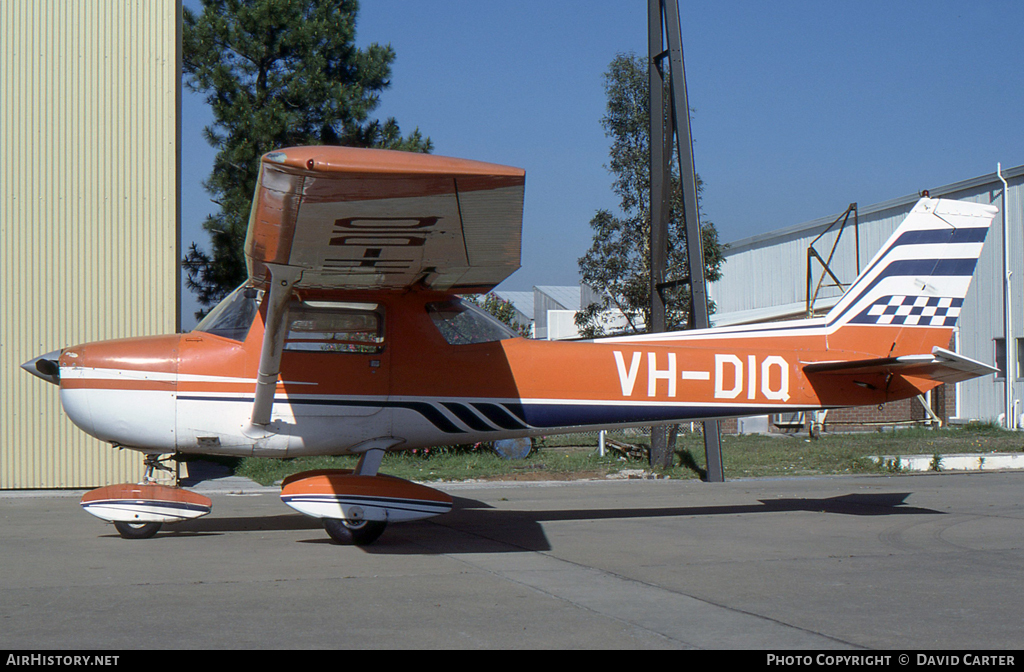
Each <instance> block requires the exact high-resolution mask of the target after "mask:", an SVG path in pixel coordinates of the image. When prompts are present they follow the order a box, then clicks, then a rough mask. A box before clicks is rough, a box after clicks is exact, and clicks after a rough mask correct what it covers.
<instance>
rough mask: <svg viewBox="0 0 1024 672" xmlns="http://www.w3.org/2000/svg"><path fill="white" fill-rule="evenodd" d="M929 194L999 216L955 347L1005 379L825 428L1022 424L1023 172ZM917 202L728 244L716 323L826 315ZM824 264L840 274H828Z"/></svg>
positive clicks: (831, 417)
mask: <svg viewBox="0 0 1024 672" xmlns="http://www.w3.org/2000/svg"><path fill="white" fill-rule="evenodd" d="M928 192H929V195H930V196H931V197H933V198H949V199H957V200H964V201H971V202H976V203H987V204H992V205H995V206H997V207H998V208H999V209H1000V215H997V217H996V220H995V221H994V222H993V224H992V228H991V229H990V231H989V234H988V238H987V240H986V244H985V249H984V252H983V253H982V255H981V259H980V260H979V262H978V269H977V272H976V273H975V277H974V281H973V282H972V284H971V289H970V292H969V294H968V295H967V298H966V300H965V301H964V305H963V309H962V312H961V314H960V319H959V321H958V323H957V329H956V332H955V333H954V336H953V343H952V344H951V348H950V349H953V350H955V351H956V352H959V353H961V354H963V355H966V356H967V357H971V358H973V359H977V360H979V361H982V362H986V363H990V364H992V365H993V366H997V367H998V368H999V370H1000V373H999V374H998V375H993V376H984V377H981V378H975V379H973V380H970V381H966V382H962V383H958V384H956V385H955V386H948V385H947V386H943V387H940V388H938V389H937V390H936V391H934V392H932V393H930V395H928V397H926V398H924V399H923V400H920V399H911V400H907V401H904V402H900V403H893V404H886V405H885V407H884V408H881V409H879V408H875V407H870V408H867V407H863V408H857V409H843V410H834V411H830V412H828V414H827V415H826V416H825V417H824V418H820V420H822V421H823V422H824V426H825V428H826V429H835V430H841V429H843V428H848V429H850V428H867V427H872V426H882V425H887V426H892V425H899V424H910V423H916V422H933V423H938V422H941V423H943V424H946V423H954V424H955V423H967V422H972V421H980V422H992V421H994V422H998V423H999V424H1001V425H1002V426H1004V427H1009V428H1011V429H1016V428H1019V427H1021V426H1024V419H1022V414H1024V407H1022V406H1021V404H1020V400H1021V398H1022V394H1024V320H1022V319H1021V318H1022V317H1024V227H1022V223H1024V207H1022V204H1021V196H1022V195H1024V166H1018V167H1016V168H1010V169H1006V168H1000V167H998V166H997V170H996V172H993V173H989V174H988V175H982V176H980V177H975V178H972V179H968V180H963V181H960V182H956V183H954V184H949V185H946V186H943V187H939V188H936V189H929V190H928ZM919 197H920V194H911V195H907V196H903V197H901V198H895V199H892V200H889V201H884V202H882V203H876V204H874V205H870V206H867V207H858V206H856V204H853V205H851V210H848V211H847V212H844V213H843V214H840V215H831V216H828V217H822V218H820V219H816V220H813V221H810V222H806V223H804V224H799V225H796V226H792V227H788V228H785V229H780V230H778V231H772V232H769V233H764V234H759V235H756V236H751V237H749V238H744V239H742V240H738V241H735V242H733V243H730V244H729V248H728V249H727V250H726V251H725V258H726V263H725V266H724V267H723V274H722V279H721V280H719V281H718V282H715V283H712V284H711V285H709V293H710V296H711V298H712V300H714V302H715V304H716V306H717V312H716V314H715V315H714V316H713V317H712V321H713V322H714V323H715V324H716V325H717V326H727V325H732V324H749V323H754V322H768V321H776V320H785V319H794V318H800V317H805V316H807V315H808V314H809V313H813V314H814V315H819V314H824V313H825V312H827V311H828V309H829V308H831V307H832V306H833V305H834V304H835V302H836V300H837V299H838V297H839V296H840V295H841V293H842V291H843V285H848V284H849V283H850V282H852V281H853V280H854V278H856V276H857V273H858V268H863V267H864V266H865V265H866V264H867V263H868V262H869V261H870V260H871V257H872V256H873V255H874V254H875V252H876V251H877V250H878V249H880V248H881V246H882V245H883V244H884V243H885V241H886V239H887V238H888V237H889V236H890V235H891V234H892V232H893V231H894V230H895V229H896V227H897V226H898V225H899V223H900V222H901V221H902V220H903V218H904V216H906V214H907V213H908V212H909V211H910V209H911V208H912V207H913V206H914V204H915V203H916V202H917V200H918V198H919ZM1004 214H1005V219H1004V218H1003V215H1004ZM848 215H852V216H848ZM844 223H845V226H844ZM837 239H838V242H837ZM1007 240H1008V243H1007V242H1006V241H1007ZM826 263H827V265H828V268H829V269H830V270H831V272H832V275H829V274H828V273H827V272H826V271H825V270H824V269H825V265H826ZM833 276H834V277H833ZM822 278H824V281H822ZM837 280H838V282H837ZM819 285H820V289H818V288H819ZM816 290H817V291H816ZM815 294H816V295H815ZM1004 297H1005V299H1004ZM1007 343H1009V344H1010V348H1006V344H1007ZM1007 359H1009V361H1007ZM1008 368H1009V371H1010V378H1009V379H1007V377H1006V375H1005V372H1006V371H1007V369H1008ZM922 401H923V403H922ZM811 421H812V420H811V418H808V417H804V416H803V415H796V414H793V415H779V416H771V417H770V418H767V419H761V420H760V423H755V424H753V425H752V424H751V423H747V426H748V427H750V426H756V427H758V428H761V429H764V428H770V429H792V428H795V427H801V426H804V425H805V424H806V423H809V422H811ZM743 426H744V425H743V424H740V430H741V431H743Z"/></svg>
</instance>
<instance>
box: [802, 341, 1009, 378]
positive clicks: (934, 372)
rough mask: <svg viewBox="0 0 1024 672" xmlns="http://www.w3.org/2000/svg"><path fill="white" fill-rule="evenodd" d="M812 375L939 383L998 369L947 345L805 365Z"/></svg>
mask: <svg viewBox="0 0 1024 672" xmlns="http://www.w3.org/2000/svg"><path fill="white" fill-rule="evenodd" d="M803 369H804V373H806V374H808V375H809V376H814V375H820V376H830V375H842V376H849V375H864V374H885V375H896V376H909V377H913V378H925V379H927V380H934V381H937V382H940V383H958V382H960V381H962V380H970V379H971V378H977V377H978V376H984V375H988V374H992V373H996V372H997V371H998V369H996V368H994V367H991V366H989V365H988V364H984V363H982V362H979V361H977V360H974V359H971V358H969V357H964V356H963V355H958V354H957V353H955V352H951V351H949V350H946V349H944V348H939V347H934V348H932V354H930V355H903V356H901V357H884V358H878V359H858V360H852V361H841V362H815V363H812V364H806V365H804V367H803Z"/></svg>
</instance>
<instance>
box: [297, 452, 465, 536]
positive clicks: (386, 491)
mask: <svg viewBox="0 0 1024 672" xmlns="http://www.w3.org/2000/svg"><path fill="white" fill-rule="evenodd" d="M383 455H384V451H383V450H376V449H375V450H370V451H367V452H366V453H364V454H363V456H362V457H361V458H360V460H359V465H358V466H357V467H356V469H355V470H354V471H353V470H349V469H324V470H318V471H306V472H303V473H300V474H294V475H292V476H289V477H288V478H286V479H285V480H284V481H283V482H282V483H281V500H282V501H283V502H284V503H285V504H287V505H288V506H290V507H292V508H293V509H295V510H296V511H299V512H300V513H304V514H306V515H307V516H312V517H314V518H319V519H320V520H321V522H322V524H323V526H324V530H326V531H327V534H328V535H329V536H330V537H331V539H333V540H334V541H335V543H338V544H354V545H356V546H366V545H368V544H372V543H373V542H375V541H376V540H377V538H378V537H380V535H381V534H382V533H383V532H384V529H385V528H386V527H387V524H388V523H389V522H392V521H394V522H399V521H407V520H421V519H423V518H430V517H431V516H437V515H440V514H442V513H447V512H448V511H450V510H451V508H452V498H451V497H449V496H448V495H446V494H445V493H443V492H441V491H439V490H434V489H433V488H428V487H426V486H425V485H418V484H416V483H412V482H410V481H406V480H403V479H401V478H395V477H394V476H385V475H383V474H377V469H378V468H379V467H380V462H381V459H382V458H383Z"/></svg>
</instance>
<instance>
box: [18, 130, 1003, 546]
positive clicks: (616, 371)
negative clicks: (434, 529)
mask: <svg viewBox="0 0 1024 672" xmlns="http://www.w3.org/2000/svg"><path fill="white" fill-rule="evenodd" d="M524 188H525V173H524V171H522V170H520V169H516V168H509V167H505V166H499V165H492V164H486V163H479V162H474V161H466V160H460V159H452V158H445V157H439V156H433V155H425V154H413V153H403V152H393V151H385V150H368V149H351V148H342V147H295V148H288V149H282V150H280V151H275V152H271V153H269V154H266V155H265V156H264V157H263V158H262V162H261V168H260V176H259V182H258V185H257V188H256V193H255V197H254V202H253V206H252V212H251V216H250V220H249V229H248V235H247V239H246V242H245V254H246V259H247V264H248V280H247V281H246V282H245V283H244V285H242V286H241V287H239V288H238V289H237V290H235V291H234V292H233V293H232V294H230V295H229V296H228V297H227V298H225V299H224V300H223V301H222V302H221V303H220V304H219V305H218V306H216V307H215V308H214V309H213V310H212V311H211V312H210V313H209V314H208V315H207V316H206V317H205V319H203V320H202V321H201V322H200V323H199V324H198V325H197V327H196V328H195V329H194V330H193V331H192V332H190V333H185V334H177V335H170V336H149V337H142V338H129V339H121V340H113V341H105V342H96V343H86V344H84V345H76V346H72V347H67V348H64V349H62V350H58V351H54V352H51V353H48V354H45V355H42V356H40V357H37V358H35V359H33V360H31V361H29V362H26V363H25V364H24V365H23V366H24V368H25V369H26V370H28V371H29V372H30V373H32V374H34V375H36V376H39V377H40V378H43V379H45V380H47V381H49V382H52V383H55V384H58V385H59V387H60V400H61V403H62V405H63V408H64V410H65V412H66V413H67V415H68V417H69V418H70V419H71V420H72V421H73V422H74V423H75V424H76V425H78V426H79V427H80V428H81V429H83V430H84V431H85V432H87V433H89V434H91V435H92V436H94V437H96V438H98V439H100V440H102V441H105V442H108V443H110V444H112V445H113V446H115V447H124V448H131V449H134V450H138V451H141V452H143V453H144V454H145V455H146V458H145V466H146V473H145V475H144V477H143V481H142V482H141V483H129V484H118V485H110V486H106V487H102V488H99V489H96V490H93V491H91V492H89V493H87V494H86V495H85V496H84V497H83V498H82V501H81V504H82V506H83V507H84V508H85V509H86V510H87V511H88V512H89V513H92V514H94V515H96V516H98V517H99V518H102V519H104V520H107V521H110V522H113V523H114V524H115V525H116V527H117V529H118V531H119V533H120V534H121V535H122V536H124V537H129V538H144V537H149V536H152V535H153V534H155V533H156V532H157V531H158V530H159V528H160V526H161V525H162V524H163V523H173V522H177V521H181V520H186V519H190V518H195V517H198V516H202V515H205V514H207V513H209V512H210V510H211V502H210V500H209V499H208V498H206V497H203V496H201V495H199V494H198V493H194V492H191V491H189V490H187V489H184V488H181V487H171V486H166V485H159V484H156V483H155V482H154V478H153V476H154V473H155V469H157V468H158V467H159V462H160V456H161V455H168V454H171V455H174V454H179V455H180V454H188V455H227V456H245V455H256V456H267V457H278V458H289V457H295V456H301V455H346V454H353V455H359V456H360V457H359V460H358V465H357V466H356V468H355V469H354V470H351V471H347V470H331V471H312V472H305V473H301V474H296V475H294V476H291V477H289V478H287V479H286V480H285V481H284V482H283V484H282V491H281V498H282V500H283V501H284V502H285V503H286V504H288V505H289V506H291V507H293V508H294V509H296V510H298V511H300V512H302V513H304V514H306V515H309V516H313V517H316V518H320V519H321V520H322V522H323V525H324V527H325V529H326V531H327V532H328V534H329V535H330V536H331V537H332V538H333V539H334V540H335V541H337V542H339V543H355V544H358V545H363V544H369V543H372V542H373V541H374V540H376V539H377V538H378V537H379V535H380V534H381V533H382V532H383V531H384V528H385V526H386V525H387V524H388V523H389V522H395V521H406V520H416V519H421V518H426V517H429V516H434V515H438V514H441V513H444V512H446V511H448V510H450V508H451V506H452V499H451V498H450V497H449V496H448V495H446V494H444V493H442V492H440V491H438V490H435V489H432V488H429V487H426V486H424V485H419V484H415V483H412V482H409V481H405V480H402V479H398V478H393V477H389V476H385V475H382V474H378V469H379V467H380V465H381V460H382V457H383V455H384V453H385V451H389V450H409V449H413V448H417V447H428V446H436V445H447V444H454V443H472V442H477V441H493V440H497V439H508V438H525V437H532V436H537V435H548V434H555V433H559V432H577V431H581V430H587V429H600V428H609V427H628V426H642V425H652V424H664V423H672V422H680V421H690V420H699V419H714V418H728V417H738V416H744V415H757V414H766V413H777V412H783V411H800V410H810V409H820V408H833V407H842V406H856V405H867V404H872V405H875V404H884V403H886V402H890V401H893V400H896V399H902V398H906V397H909V396H913V395H917V394H921V393H923V392H925V391H927V390H929V389H931V388H933V387H936V386H937V385H940V384H942V383H944V382H955V381H960V380H966V379H969V378H973V377H975V376H979V375H984V374H987V373H991V372H992V371H994V369H993V368H992V367H990V366H988V365H986V364H983V363H981V362H977V361H974V360H971V359H968V358H966V357H962V356H960V355H958V354H956V353H954V352H951V351H949V350H947V349H946V347H947V346H948V345H949V342H950V337H951V335H952V330H953V325H954V324H955V322H956V320H957V317H958V315H959V313H960V309H961V306H962V304H963V302H964V298H965V297H966V296H967V290H968V286H969V285H970V282H971V278H972V276H973V273H974V268H975V265H976V263H977V260H978V257H979V255H980V254H981V249H982V245H983V243H984V239H985V235H986V233H987V231H988V227H989V224H990V223H991V221H992V218H993V217H994V215H995V213H996V212H997V210H996V208H995V207H992V206H989V205H982V204H975V203H966V202H960V201H948V200H937V199H929V198H922V199H921V200H920V201H919V202H918V203H917V204H916V205H915V206H914V208H913V210H912V211H911V212H910V214H909V215H908V216H907V218H906V219H905V221H904V222H903V223H902V224H901V225H900V226H899V228H898V229H897V230H896V232H895V233H894V234H893V235H892V237H891V238H890V239H889V241H888V242H887V243H886V244H885V245H884V246H883V247H882V249H881V251H879V252H878V254H877V255H876V256H875V257H874V259H873V260H872V261H871V263H870V264H868V266H867V267H866V268H865V270H864V271H863V273H861V274H860V276H859V277H858V278H857V280H856V281H855V282H854V283H853V284H852V285H851V286H850V287H849V289H848V290H847V292H846V293H845V294H844V296H843V297H842V298H841V300H840V301H839V303H837V304H836V305H835V307H834V308H833V309H832V310H831V311H830V312H829V313H828V314H827V315H826V316H824V317H820V318H813V319H804V320H798V321H791V322H780V323H772V324H763V325H755V326H738V327H726V328H712V329H703V330H691V331H683V332H673V333H659V334H648V335H642V336H628V337H627V336H623V337H617V338H606V339H601V340H595V341H582V342H547V341H533V340H528V339H524V338H521V337H518V336H517V335H516V334H515V333H513V332H512V331H511V330H510V329H508V328H506V327H505V326H504V325H503V324H501V323H500V322H498V321H497V320H495V319H493V318H492V317H490V316H489V315H488V314H486V313H485V312H483V311H482V310H480V309H478V308H477V307H475V306H474V305H473V304H472V303H471V302H467V301H464V300H462V299H461V298H460V295H465V294H476V293H483V292H486V291H488V290H490V289H491V288H493V287H494V286H496V285H497V284H498V283H499V282H501V281H502V280H504V279H505V278H506V277H508V276H509V275H510V274H511V273H512V272H513V271H515V270H516V269H517V268H518V267H519V260H520V235H521V225H522V213H523V199H524Z"/></svg>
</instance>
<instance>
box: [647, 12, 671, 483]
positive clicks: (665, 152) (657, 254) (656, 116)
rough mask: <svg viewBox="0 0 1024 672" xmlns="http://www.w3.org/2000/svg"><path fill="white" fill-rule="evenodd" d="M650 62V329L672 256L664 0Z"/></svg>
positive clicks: (652, 32) (657, 452) (660, 321)
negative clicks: (664, 60)
mask: <svg viewBox="0 0 1024 672" xmlns="http://www.w3.org/2000/svg"><path fill="white" fill-rule="evenodd" d="M647 9H648V11H647V46H648V51H649V58H648V62H647V70H648V82H649V88H650V110H649V115H650V122H649V123H650V133H649V138H650V143H651V144H650V148H649V149H650V177H651V181H650V207H651V230H650V240H649V251H648V254H649V258H650V294H651V309H650V323H649V324H648V325H647V331H648V332H649V333H660V332H663V331H665V328H666V326H667V325H666V319H665V301H664V299H663V298H662V296H661V289H660V287H661V285H662V283H664V282H665V266H666V263H667V260H668V216H669V190H670V189H671V186H672V184H671V177H670V175H671V172H670V171H669V167H668V166H669V164H668V156H669V154H670V153H671V151H672V147H671V145H670V144H669V143H670V142H671V135H670V134H669V133H668V132H666V129H665V100H664V96H663V92H664V90H665V78H664V74H663V72H662V52H663V46H662V45H663V44H664V35H663V32H662V25H663V24H662V15H661V0H648V2H647ZM667 430H668V428H667V427H664V426H654V427H651V452H650V455H649V461H650V464H651V466H652V467H662V468H665V467H669V466H671V464H672V455H671V454H669V452H668V431H667Z"/></svg>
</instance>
